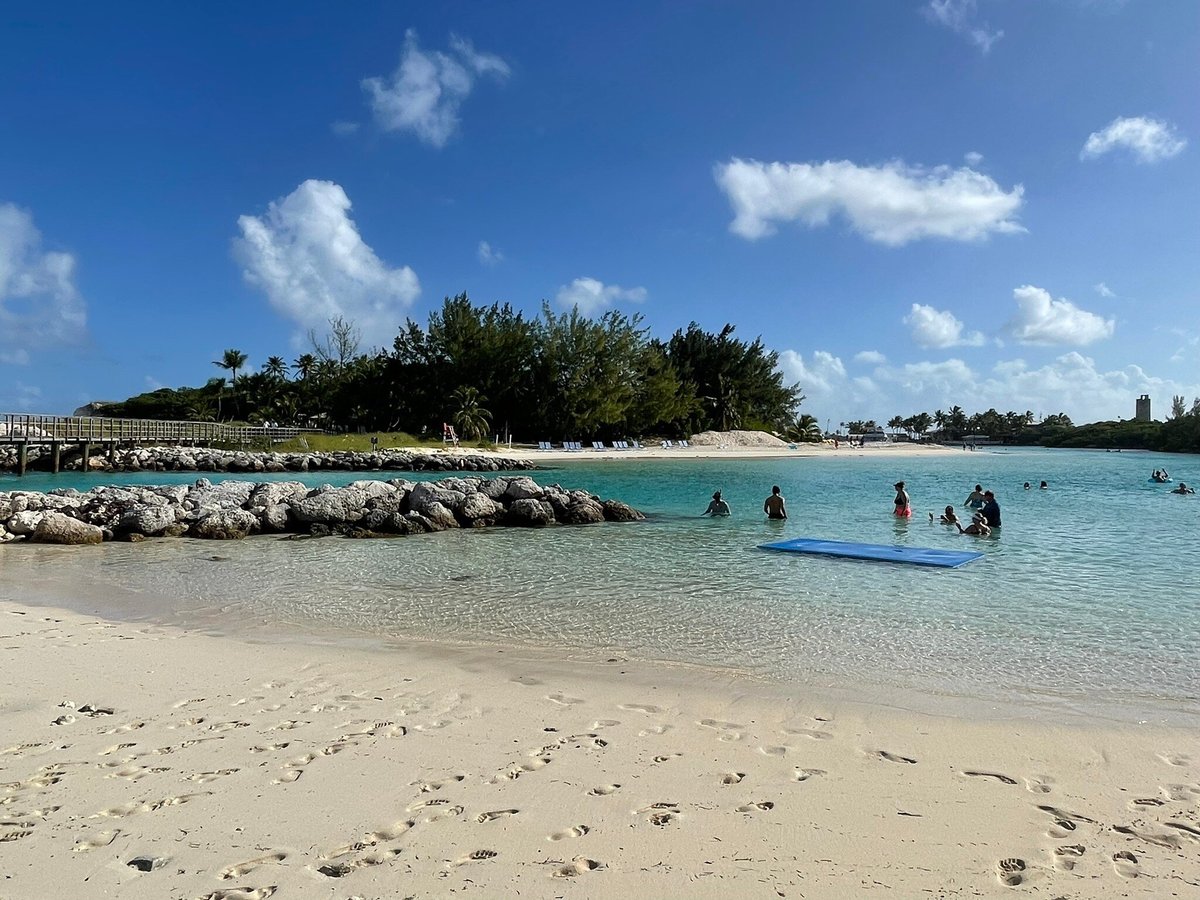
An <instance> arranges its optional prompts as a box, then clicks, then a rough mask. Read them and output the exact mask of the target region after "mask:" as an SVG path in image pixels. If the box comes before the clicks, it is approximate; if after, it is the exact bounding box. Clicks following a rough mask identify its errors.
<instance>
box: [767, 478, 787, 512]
mask: <svg viewBox="0 0 1200 900" xmlns="http://www.w3.org/2000/svg"><path fill="white" fill-rule="evenodd" d="M763 512H765V513H766V514H767V518H768V519H786V518H787V504H786V503H785V502H784V499H783V494H781V493H779V485H775V486H774V487H772V488H771V496H770V497H768V498H767V499H766V500H764V501H763Z"/></svg>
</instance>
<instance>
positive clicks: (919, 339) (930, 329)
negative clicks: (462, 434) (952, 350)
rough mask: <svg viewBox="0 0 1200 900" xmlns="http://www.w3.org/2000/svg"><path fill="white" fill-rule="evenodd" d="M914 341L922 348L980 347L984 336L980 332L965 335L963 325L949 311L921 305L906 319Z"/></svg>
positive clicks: (915, 306)
mask: <svg viewBox="0 0 1200 900" xmlns="http://www.w3.org/2000/svg"><path fill="white" fill-rule="evenodd" d="M904 324H905V325H907V326H908V327H909V330H910V331H911V333H912V339H913V340H914V341H915V342H916V343H917V344H918V345H919V346H921V347H937V348H942V347H979V346H981V345H982V344H983V335H982V334H980V333H979V332H978V331H972V332H970V333H969V334H963V323H962V322H960V321H959V320H958V319H957V318H956V317H955V316H954V314H953V313H952V312H950V311H949V310H940V309H934V308H933V307H932V306H925V305H923V304H920V303H914V304H913V305H912V311H911V312H910V313H909V314H908V315H907V316H905V317H904Z"/></svg>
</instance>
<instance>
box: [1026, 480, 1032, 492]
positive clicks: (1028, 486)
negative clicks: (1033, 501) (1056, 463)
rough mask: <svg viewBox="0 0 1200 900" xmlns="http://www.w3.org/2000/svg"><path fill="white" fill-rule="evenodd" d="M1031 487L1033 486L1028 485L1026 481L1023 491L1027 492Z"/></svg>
mask: <svg viewBox="0 0 1200 900" xmlns="http://www.w3.org/2000/svg"><path fill="white" fill-rule="evenodd" d="M1032 487H1033V485H1032V484H1030V483H1029V482H1028V481H1027V482H1025V490H1027V491H1028V490H1030V489H1031V488H1032Z"/></svg>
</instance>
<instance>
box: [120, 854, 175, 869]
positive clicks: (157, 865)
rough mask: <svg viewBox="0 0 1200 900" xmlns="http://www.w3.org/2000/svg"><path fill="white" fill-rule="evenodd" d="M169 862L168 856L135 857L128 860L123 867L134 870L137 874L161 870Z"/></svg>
mask: <svg viewBox="0 0 1200 900" xmlns="http://www.w3.org/2000/svg"><path fill="white" fill-rule="evenodd" d="M170 861H171V858H170V857H169V856H135V857H134V858H133V859H131V860H128V861H127V862H126V863H125V865H127V866H129V868H131V869H136V870H137V871H139V872H153V871H154V870H155V869H161V868H162V867H163V866H165V865H166V864H167V863H169V862H170Z"/></svg>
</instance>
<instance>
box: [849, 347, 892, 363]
mask: <svg viewBox="0 0 1200 900" xmlns="http://www.w3.org/2000/svg"><path fill="white" fill-rule="evenodd" d="M854 361H855V362H857V363H863V364H864V365H869V366H881V365H883V364H884V363H885V362H887V357H886V356H884V355H883V354H882V353H880V352H879V351H878V350H862V351H860V352H858V353H855V354H854Z"/></svg>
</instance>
